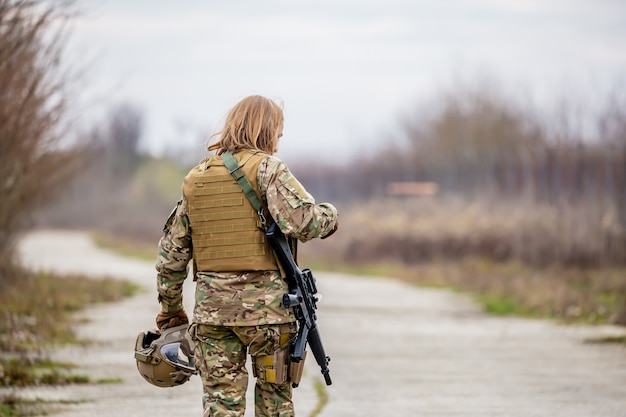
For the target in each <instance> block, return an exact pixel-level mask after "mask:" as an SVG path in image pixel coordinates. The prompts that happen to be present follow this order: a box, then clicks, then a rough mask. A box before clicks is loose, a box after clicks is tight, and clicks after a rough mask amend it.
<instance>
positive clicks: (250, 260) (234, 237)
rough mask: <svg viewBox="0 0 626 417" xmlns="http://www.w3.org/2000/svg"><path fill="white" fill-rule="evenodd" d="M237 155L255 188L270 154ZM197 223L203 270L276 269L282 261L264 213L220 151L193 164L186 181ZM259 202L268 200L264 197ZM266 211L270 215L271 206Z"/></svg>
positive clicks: (198, 261) (197, 253)
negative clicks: (268, 237)
mask: <svg viewBox="0 0 626 417" xmlns="http://www.w3.org/2000/svg"><path fill="white" fill-rule="evenodd" d="M234 156H235V159H236V160H237V162H238V163H239V165H240V166H241V168H242V171H243V173H244V174H245V175H246V177H247V178H248V180H249V181H250V183H251V184H252V187H253V189H254V190H255V191H257V194H258V190H259V185H258V183H257V172H258V169H259V165H260V164H261V161H262V160H263V159H265V158H266V157H267V156H268V155H267V154H265V153H263V152H261V151H255V150H247V151H241V152H238V153H236V154H235V155H234ZM183 194H184V195H185V198H186V200H187V210H188V213H189V222H190V225H191V231H192V233H191V240H192V243H193V258H194V262H195V267H196V268H197V270H198V271H211V272H236V271H274V270H278V269H279V267H278V264H277V261H276V258H275V256H274V252H273V250H272V248H271V246H270V245H269V243H268V242H267V240H266V238H265V232H264V230H263V229H262V227H261V222H260V220H259V216H258V214H257V213H256V211H255V210H254V208H253V207H252V205H251V204H250V202H249V201H248V199H247V198H246V195H245V194H244V193H243V191H242V190H241V187H240V186H239V184H237V183H236V182H235V180H234V179H233V177H232V176H231V174H230V173H229V172H228V169H227V168H226V167H225V166H224V162H223V161H222V159H221V158H220V157H219V156H211V157H208V158H206V159H205V160H203V161H202V162H201V163H200V164H199V165H198V166H196V167H195V168H194V169H192V170H191V171H190V172H189V174H187V176H186V177H185V180H184V182H183ZM259 201H263V200H261V199H260V198H259ZM263 209H264V212H265V216H266V217H267V218H269V216H268V212H267V208H266V207H264V208H263Z"/></svg>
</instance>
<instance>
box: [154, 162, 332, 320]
mask: <svg viewBox="0 0 626 417" xmlns="http://www.w3.org/2000/svg"><path fill="white" fill-rule="evenodd" d="M257 181H258V184H259V191H260V195H261V196H262V198H263V199H264V203H266V204H267V207H268V209H269V211H270V214H271V215H272V218H273V219H274V221H276V223H277V224H278V225H279V227H280V229H281V230H282V231H283V233H285V235H289V236H292V237H295V238H297V239H298V240H300V241H302V242H306V241H308V240H310V239H313V238H316V237H323V236H326V235H328V234H330V233H331V232H332V231H333V230H334V229H335V227H336V222H337V210H336V209H335V207H333V206H332V205H331V204H328V203H322V204H316V203H315V200H314V199H313V197H312V196H311V195H310V194H309V193H308V192H307V191H306V190H305V189H304V187H303V186H302V185H301V184H300V183H299V182H298V180H297V179H296V178H295V177H294V176H293V175H292V174H291V172H290V171H289V169H288V168H287V166H286V165H285V163H283V162H282V161H281V160H280V159H278V158H276V157H274V156H269V157H267V158H266V159H264V160H263V161H262V162H261V165H260V166H259V169H258V173H257ZM191 233H192V231H191V228H190V224H189V217H188V213H187V204H186V202H185V196H184V195H183V199H181V200H180V201H179V202H178V204H177V205H176V207H175V208H174V210H173V211H172V213H171V214H170V216H169V218H168V219H167V222H166V224H165V226H164V228H163V236H162V237H161V239H160V241H159V254H158V258H157V262H156V269H157V291H158V294H159V302H160V303H161V309H162V311H164V312H175V311H178V310H180V309H182V307H183V304H182V288H183V283H184V281H185V278H187V275H188V265H189V262H190V261H191V258H192V253H193V250H192V249H193V248H192V241H191ZM196 279H197V281H196V300H195V307H194V314H193V321H194V322H196V323H201V324H212V325H225V326H255V325H263V324H277V323H285V322H290V321H294V317H293V315H292V314H291V312H290V310H288V309H285V308H284V307H283V306H282V304H281V299H282V296H283V294H284V293H285V292H286V291H287V284H286V282H285V281H284V280H283V279H282V278H281V277H280V273H279V272H278V271H260V272H258V271H257V272H250V271H241V272H239V273H237V272H235V273H215V272H207V271H201V272H198V273H197V276H196Z"/></svg>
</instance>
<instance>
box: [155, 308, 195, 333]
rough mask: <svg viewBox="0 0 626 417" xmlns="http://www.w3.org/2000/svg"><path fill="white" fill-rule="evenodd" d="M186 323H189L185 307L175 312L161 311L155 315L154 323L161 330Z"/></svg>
mask: <svg viewBox="0 0 626 417" xmlns="http://www.w3.org/2000/svg"><path fill="white" fill-rule="evenodd" d="M187 323H189V318H187V313H185V309H182V310H180V311H177V312H175V313H165V312H163V311H161V312H160V313H159V314H157V316H156V325H157V327H158V328H159V330H161V331H163V330H165V329H169V328H171V327H176V326H181V325H183V324H187Z"/></svg>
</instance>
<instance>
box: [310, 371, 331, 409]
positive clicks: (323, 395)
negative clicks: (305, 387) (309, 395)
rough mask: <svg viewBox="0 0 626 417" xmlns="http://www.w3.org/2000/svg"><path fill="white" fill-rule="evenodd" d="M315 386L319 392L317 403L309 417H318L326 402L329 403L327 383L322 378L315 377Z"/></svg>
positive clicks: (316, 391)
mask: <svg viewBox="0 0 626 417" xmlns="http://www.w3.org/2000/svg"><path fill="white" fill-rule="evenodd" d="M313 388H314V389H315V393H316V394H317V403H316V404H315V408H314V409H313V411H311V414H309V417H317V416H318V415H319V414H320V413H321V412H322V410H323V409H324V407H326V404H328V392H327V391H326V385H324V384H323V383H322V382H321V381H320V380H318V379H315V380H314V381H313Z"/></svg>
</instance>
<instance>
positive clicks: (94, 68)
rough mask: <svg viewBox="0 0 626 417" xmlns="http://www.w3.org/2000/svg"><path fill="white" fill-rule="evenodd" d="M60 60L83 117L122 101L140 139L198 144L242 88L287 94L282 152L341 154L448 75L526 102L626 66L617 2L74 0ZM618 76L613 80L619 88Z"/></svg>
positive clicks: (376, 134)
mask: <svg viewBox="0 0 626 417" xmlns="http://www.w3.org/2000/svg"><path fill="white" fill-rule="evenodd" d="M79 6H80V10H81V13H82V16H81V17H80V18H79V19H78V20H77V21H76V22H75V24H74V25H73V29H72V31H71V36H72V37H71V42H70V44H69V49H68V58H69V60H70V62H71V61H74V60H75V61H76V62H77V63H78V64H80V65H82V66H86V68H87V73H86V76H85V77H84V78H85V88H84V90H83V94H82V99H81V103H80V106H81V110H82V112H83V114H84V120H87V121H90V120H94V122H95V121H96V120H98V118H99V117H101V116H102V113H103V111H104V109H106V108H108V107H109V106H110V105H112V104H115V103H119V102H123V101H127V102H131V103H134V104H135V105H137V106H139V107H140V108H141V109H142V110H143V112H144V115H145V131H144V137H143V138H142V144H143V146H144V148H146V149H151V150H153V151H154V152H155V153H159V152H163V151H164V150H167V149H169V148H172V147H174V146H176V144H179V143H184V144H187V145H189V144H194V145H195V146H197V149H198V152H199V155H198V159H201V158H202V156H203V155H202V150H203V146H202V142H203V138H202V137H201V135H200V133H201V132H205V133H209V132H212V131H214V130H216V129H217V128H219V127H220V125H221V122H222V121H223V117H224V115H225V114H226V112H227V111H228V110H229V109H230V108H231V107H232V106H233V105H234V104H235V103H236V102H237V101H239V100H240V99H241V98H243V97H245V96H247V95H250V94H261V95H265V96H267V97H270V98H273V99H276V100H279V101H282V102H283V103H284V110H285V118H286V120H285V130H284V137H283V139H282V140H281V149H280V151H279V156H282V157H283V158H285V159H298V158H306V157H310V155H312V154H313V153H316V154H319V155H321V156H322V157H324V158H332V157H335V156H336V158H337V159H344V158H348V157H350V155H351V153H350V152H357V153H359V152H363V151H364V150H365V151H366V150H368V149H372V148H375V147H376V143H378V142H379V141H381V140H384V139H386V138H388V135H389V132H392V131H393V130H394V129H395V126H396V125H397V120H398V117H399V115H400V114H401V113H405V112H407V111H408V109H410V108H411V107H412V106H416V105H418V104H424V103H425V102H428V100H432V99H433V98H434V95H435V93H437V92H438V91H442V90H443V89H447V88H448V87H449V86H451V85H454V83H455V81H454V80H456V79H459V78H461V79H463V80H464V81H465V82H471V80H472V79H473V78H474V77H476V78H481V77H485V76H493V77H494V79H496V80H497V81H498V82H499V83H500V84H502V85H504V86H506V87H507V88H513V89H520V90H523V91H525V92H526V93H528V94H529V95H530V96H532V97H533V98H534V99H536V100H537V101H540V102H541V101H543V102H546V101H549V100H550V99H552V98H554V97H556V96H559V95H563V94H564V92H573V91H581V92H582V93H583V94H589V93H590V92H591V94H593V92H594V91H599V90H602V89H606V88H607V87H608V86H611V85H615V84H616V82H617V81H618V80H622V81H623V80H624V78H625V76H626V2H625V1H622V0H550V1H546V0H507V1H498V0H448V1H446V0H426V1H422V0H368V1H363V0H358V1H357V0H344V1H342V0H310V1H309V0H239V1H237V0H229V1H225V0H222V1H209V0H193V1H192V0H186V1H178V2H173V1H171V0H167V1H166V0H130V1H129V0H83V1H79ZM622 85H623V84H622Z"/></svg>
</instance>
